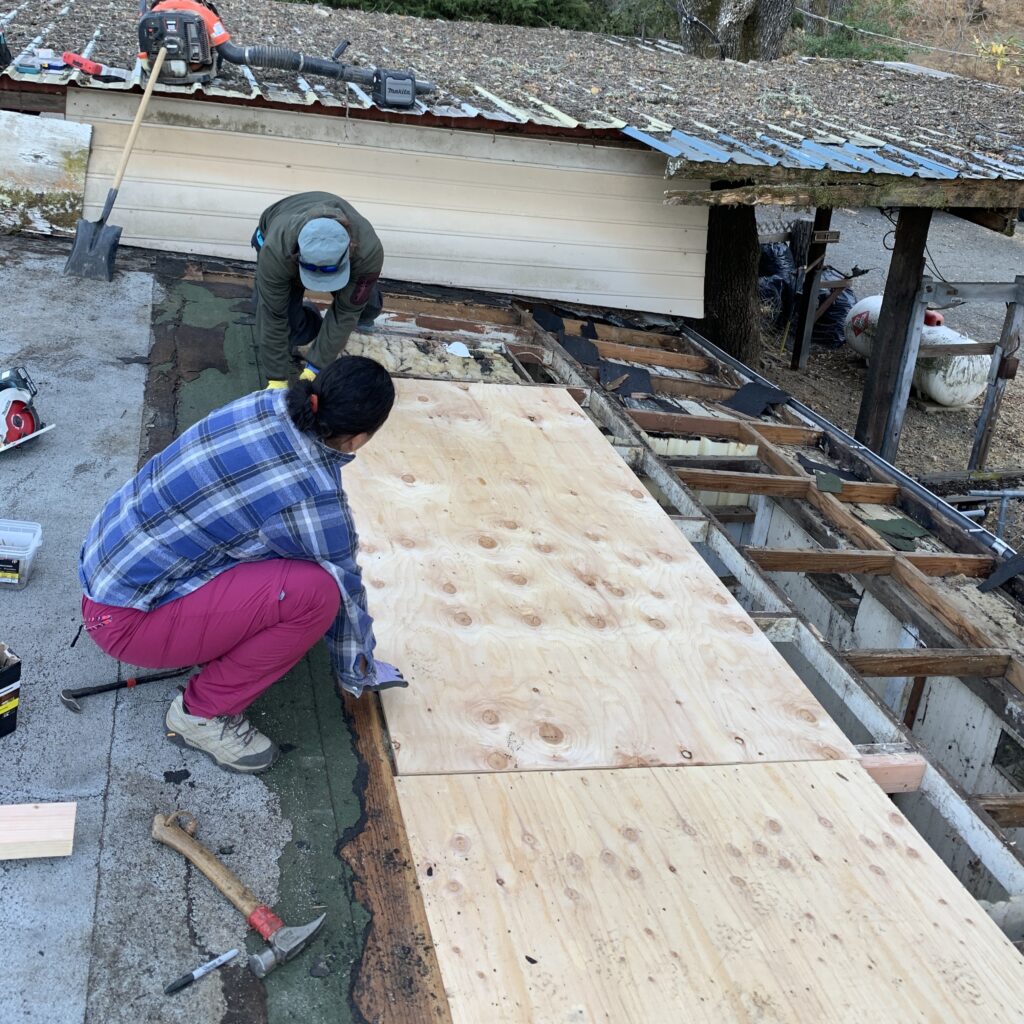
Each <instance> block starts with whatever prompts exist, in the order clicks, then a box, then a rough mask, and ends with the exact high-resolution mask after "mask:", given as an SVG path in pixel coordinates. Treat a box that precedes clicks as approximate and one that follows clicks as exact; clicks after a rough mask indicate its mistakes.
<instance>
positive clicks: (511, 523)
mask: <svg viewBox="0 0 1024 1024" xmlns="http://www.w3.org/2000/svg"><path fill="white" fill-rule="evenodd" d="M501 525H502V526H504V527H505V529H506V530H518V529H519V524H518V523H517V522H516V521H515V520H514V519H503V520H502V523H501Z"/></svg>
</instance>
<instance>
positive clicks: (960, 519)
mask: <svg viewBox="0 0 1024 1024" xmlns="http://www.w3.org/2000/svg"><path fill="white" fill-rule="evenodd" d="M682 331H683V334H685V335H686V337H687V338H688V339H689V340H690V341H692V342H694V343H695V344H697V345H699V346H700V347H701V348H703V349H704V351H705V352H707V353H708V355H712V356H714V357H715V358H716V359H718V360H719V361H721V362H723V363H725V364H726V366H730V367H732V369H734V370H735V371H736V372H737V373H740V374H742V375H743V376H744V377H746V378H747V379H748V380H750V381H754V382H755V383H758V384H764V385H765V386H767V387H772V388H773V387H775V385H774V384H772V382H771V381H769V380H767V379H766V378H764V377H762V376H761V375H760V374H759V373H756V372H755V371H754V370H752V369H750V367H749V366H747V365H746V364H745V363H741V362H740V361H739V360H738V359H737V358H735V356H731V355H729V353H728V352H726V351H724V350H723V349H720V348H719V347H718V346H717V345H715V344H713V343H712V342H710V341H708V340H707V339H706V338H704V337H702V336H701V335H700V334H698V333H697V332H696V331H695V330H693V328H691V327H687V326H684V327H683V328H682ZM786 405H787V406H788V407H789V408H791V409H792V410H793V411H794V412H796V413H797V414H799V415H800V416H803V417H804V419H807V420H809V421H810V422H811V423H813V424H814V425H815V426H816V427H819V428H821V430H823V431H824V432H825V433H826V434H828V435H829V436H830V437H832V438H833V439H834V440H836V441H839V442H840V443H841V444H844V445H846V446H847V447H848V448H850V449H851V450H853V451H855V452H856V453H857V454H858V455H859V456H860V457H861V458H863V459H864V461H865V462H867V463H869V464H870V465H872V466H874V467H875V468H876V469H880V470H882V471H883V472H884V473H886V474H888V475H889V476H891V477H892V478H893V479H894V481H895V482H896V484H897V485H898V486H899V487H901V488H903V489H904V490H907V491H909V492H910V493H911V494H913V495H914V497H915V498H917V499H918V501H920V502H921V504H922V505H926V506H927V507H928V508H929V509H931V510H932V511H933V512H935V513H937V514H938V515H940V516H942V517H943V518H944V519H946V520H948V521H949V522H951V523H952V524H953V525H954V526H957V527H959V528H960V529H961V530H963V531H964V532H965V533H968V534H970V535H971V536H972V537H976V538H977V539H978V540H979V541H980V542H981V543H982V544H984V545H985V547H987V548H988V549H989V550H990V551H993V552H995V553H996V554H997V555H1000V556H1005V557H1006V558H1012V557H1013V556H1014V555H1015V554H1016V553H1017V552H1016V550H1015V549H1014V548H1012V547H1010V545H1009V544H1007V543H1006V542H1005V541H1004V540H1002V539H1000V538H999V537H996V536H995V535H994V534H992V533H989V531H988V530H986V529H985V528H984V527H983V526H978V525H977V524H976V523H974V522H972V521H971V520H970V519H969V518H968V517H967V516H965V515H964V514H963V513H962V512H960V511H959V510H957V509H955V508H953V507H952V505H947V504H946V502H944V501H943V500H942V499H941V498H940V497H939V496H938V495H937V494H932V492H931V491H929V490H928V488H927V487H925V486H924V485H922V484H919V483H918V482H917V481H916V480H915V479H913V477H909V476H907V474H906V473H904V472H903V470H901V469H897V468H896V467H895V466H894V465H892V464H891V463H889V462H886V460H885V459H883V458H882V457H881V456H880V455H878V454H876V453H875V452H873V451H872V450H871V449H870V448H868V447H867V446H866V445H863V444H861V443H860V441H857V440H855V439H854V438H852V437H851V436H850V435H849V434H847V433H846V431H844V430H840V429H839V427H837V426H836V425H835V424H834V423H831V422H830V421H829V420H827V419H825V417H824V416H820V415H819V414H818V413H816V412H815V411H814V410H813V409H809V408H808V407H807V406H806V405H804V404H803V403H802V402H798V401H797V400H796V399H795V398H793V397H792V396H790V397H789V399H788V400H787V401H786Z"/></svg>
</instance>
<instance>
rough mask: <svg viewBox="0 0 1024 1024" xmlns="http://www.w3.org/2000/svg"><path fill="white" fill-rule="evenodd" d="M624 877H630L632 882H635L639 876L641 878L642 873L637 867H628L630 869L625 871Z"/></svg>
mask: <svg viewBox="0 0 1024 1024" xmlns="http://www.w3.org/2000/svg"><path fill="white" fill-rule="evenodd" d="M626 877H627V878H628V879H630V880H631V881H634V882H635V881H637V880H638V879H639V878H642V877H643V876H642V875H641V874H640V871H639V869H637V868H630V869H629V870H628V871H627V872H626Z"/></svg>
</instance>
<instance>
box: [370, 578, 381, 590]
mask: <svg viewBox="0 0 1024 1024" xmlns="http://www.w3.org/2000/svg"><path fill="white" fill-rule="evenodd" d="M370 586H371V587H376V588H377V589H378V590H380V588H381V587H383V586H384V581H383V580H370Z"/></svg>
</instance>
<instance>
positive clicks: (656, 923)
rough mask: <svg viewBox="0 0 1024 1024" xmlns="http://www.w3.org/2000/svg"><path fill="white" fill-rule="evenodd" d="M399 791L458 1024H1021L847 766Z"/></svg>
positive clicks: (920, 856)
mask: <svg viewBox="0 0 1024 1024" xmlns="http://www.w3.org/2000/svg"><path fill="white" fill-rule="evenodd" d="M397 785H398V790H399V800H400V803H401V806H402V811H403V814H404V815H405V817H406V821H407V824H408V829H409V839H410V843H411V846H412V850H413V854H414V857H415V860H416V866H417V870H418V872H419V878H420V884H421V886H422V888H423V893H424V899H425V901H426V907H427V916H428V918H429V920H430V924H431V929H432V933H433V935H434V939H435V942H436V944H437V949H438V957H439V960H440V964H441V973H442V976H443V977H444V981H445V988H446V990H447V991H448V993H449V999H450V1004H451V1010H452V1019H453V1021H454V1024H480V1022H481V1021H487V1022H488V1024H534V1022H539V1021H551V1022H555V1021H558V1022H562V1021H614V1022H615V1024H679V1022H680V1021H686V1024H751V1022H754V1021H758V1022H764V1024H822V1022H825V1021H827V1022H828V1024H864V1022H865V1021H883V1020H884V1021H922V1022H924V1021H929V1022H930V1021H935V1022H939V1021H941V1022H943V1024H978V1022H980V1021H997V1020H1017V1019H1019V1017H1020V1007H1021V1005H1024V959H1021V957H1020V956H1019V954H1018V953H1017V952H1016V950H1015V949H1014V947H1013V945H1012V944H1011V943H1010V942H1009V940H1008V939H1007V938H1006V937H1005V936H1004V935H1003V934H1002V932H1001V931H1000V930H999V928H998V927H997V926H996V925H995V924H994V922H992V921H991V920H990V919H989V918H988V917H987V916H986V914H985V913H984V911H983V910H981V908H979V907H978V905H977V904H976V902H975V901H974V899H973V898H972V897H971V895H970V894H969V893H968V892H967V890H966V889H965V888H963V886H962V885H961V884H960V883H959V882H958V881H957V879H956V878H955V877H954V876H953V874H952V873H951V872H950V871H949V870H948V869H947V868H946V866H945V865H944V864H943V863H942V862H941V860H940V859H939V858H938V856H937V855H936V854H935V853H934V851H932V849H931V848H930V847H929V846H928V845H927V843H926V842H925V841H924V839H923V838H922V837H921V836H920V834H919V833H918V832H917V831H916V830H915V829H914V828H913V826H912V825H911V824H910V823H909V822H908V821H907V819H906V818H904V816H903V815H902V814H901V813H900V812H899V811H898V810H897V809H896V808H895V807H894V806H893V804H892V802H891V801H890V799H889V797H888V796H886V794H885V793H883V792H882V790H881V789H880V788H879V787H878V786H877V785H876V784H875V783H874V782H873V781H872V780H871V779H870V777H869V776H868V775H867V773H866V772H864V771H863V770H862V769H861V768H860V766H859V765H858V764H856V763H855V762H843V763H838V764H837V763H828V762H791V763H780V764H763V765H741V766H731V767H727V766H709V767H703V768H656V769H637V770H631V771H587V772H574V771H569V772H532V773H518V774H514V775H511V776H510V775H498V774H488V775H458V776H434V777H402V778H399V779H398V780H397Z"/></svg>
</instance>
